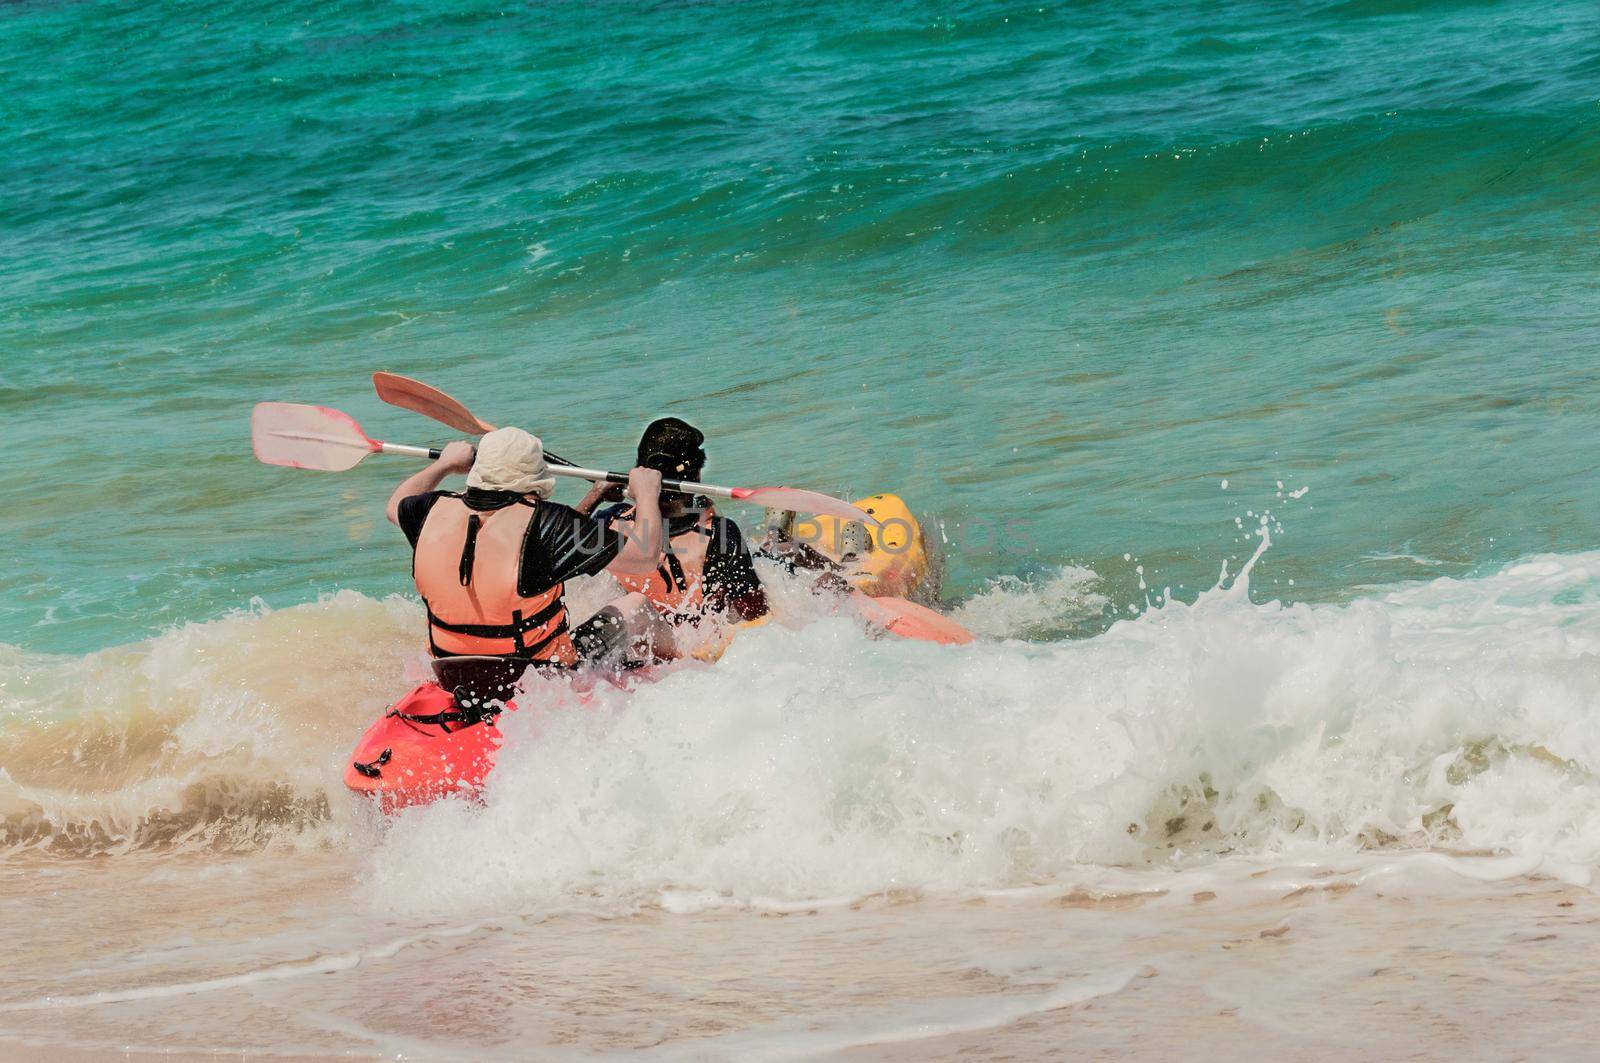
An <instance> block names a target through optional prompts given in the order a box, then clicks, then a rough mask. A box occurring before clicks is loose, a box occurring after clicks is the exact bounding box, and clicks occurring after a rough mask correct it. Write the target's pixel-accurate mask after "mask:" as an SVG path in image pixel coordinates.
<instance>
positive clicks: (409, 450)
mask: <svg viewBox="0 0 1600 1063" xmlns="http://www.w3.org/2000/svg"><path fill="white" fill-rule="evenodd" d="M373 444H374V448H375V449H376V450H377V451H378V453H380V454H400V455H402V456H404V457H408V458H423V459H425V460H429V461H438V460H439V455H440V453H441V451H440V450H439V448H438V447H414V446H410V445H409V444H406V443H379V442H377V441H376V440H374V441H373ZM548 456H549V455H547V457H548ZM548 467H549V469H550V475H551V476H570V477H572V478H574V479H577V480H594V481H597V482H599V483H608V484H623V485H624V486H626V485H627V483H628V474H627V473H623V472H608V471H606V470H605V469H585V468H583V467H582V466H580V465H570V464H562V465H549V466H548ZM661 489H662V490H663V491H677V492H679V493H681V494H686V495H712V496H714V497H716V498H733V497H734V494H733V488H731V487H717V486H715V485H714V484H697V483H694V482H692V481H688V480H662V481H661Z"/></svg>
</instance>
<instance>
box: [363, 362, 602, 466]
mask: <svg viewBox="0 0 1600 1063" xmlns="http://www.w3.org/2000/svg"><path fill="white" fill-rule="evenodd" d="M372 388H373V390H374V391H376V392H377V393H378V398H380V399H382V400H383V401H384V402H387V403H388V404H389V405H390V406H398V407H400V408H401V409H402V410H410V411H411V412H412V413H420V414H422V416H424V417H431V418H432V419H433V420H435V421H438V422H439V423H440V424H446V425H449V426H450V427H451V428H454V429H455V430H456V431H458V432H465V433H467V435H469V436H481V435H487V434H488V433H490V432H493V431H494V427H495V426H494V425H492V424H490V423H489V422H488V421H485V420H483V419H482V418H480V417H476V416H474V415H473V413H472V411H471V410H469V409H467V408H466V407H465V406H464V405H462V404H461V401H460V400H459V399H457V398H455V397H454V396H452V395H447V394H445V393H444V392H442V391H440V390H439V389H438V388H436V387H432V386H430V385H428V384H424V383H423V382H422V381H420V380H413V379H411V378H410V377H408V376H401V375H400V374H399V373H385V372H382V371H379V372H376V373H373V374H372ZM544 460H545V461H548V462H549V463H550V464H552V465H572V464H575V463H574V462H570V461H568V460H567V459H566V458H563V457H562V456H561V455H559V454H552V453H551V452H550V451H548V450H547V451H545V452H544Z"/></svg>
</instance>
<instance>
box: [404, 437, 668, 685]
mask: <svg viewBox="0 0 1600 1063" xmlns="http://www.w3.org/2000/svg"><path fill="white" fill-rule="evenodd" d="M462 472H465V473H467V489H466V491H464V492H462V493H459V494H457V493H455V492H450V491H440V490H437V488H438V486H439V484H440V482H441V481H443V480H444V478H445V477H446V476H449V475H450V474H452V473H462ZM554 489H555V479H554V478H553V477H552V476H551V475H550V470H549V466H548V465H547V464H546V463H545V457H544V445H543V444H542V443H541V442H540V441H539V439H538V437H537V436H533V435H529V434H528V433H527V432H524V431H523V430H522V429H520V428H498V429H496V430H494V431H493V432H490V433H489V434H487V435H485V436H484V437H483V439H482V440H481V441H479V443H478V446H477V449H476V451H474V449H473V447H472V446H471V444H468V443H461V442H456V443H451V444H449V445H448V446H446V447H445V448H444V450H443V452H442V453H441V454H440V455H439V459H438V460H437V461H435V462H434V463H433V464H432V465H430V466H428V468H426V469H424V470H422V471H421V472H419V473H417V474H416V475H414V476H412V477H410V478H408V479H407V480H406V481H405V482H404V483H402V484H401V485H400V486H399V487H398V488H396V489H395V492H394V494H393V496H391V497H390V499H389V506H388V517H389V520H390V521H391V522H393V523H394V524H395V525H397V526H398V527H399V528H400V530H401V531H402V532H404V533H405V536H406V538H407V539H408V540H409V541H410V543H411V546H412V550H413V556H412V575H413V577H414V578H415V580H416V584H417V593H418V594H420V595H421V596H422V601H423V605H424V606H425V607H426V608H427V611H428V644H429V648H430V649H431V650H432V652H433V655H434V656H435V657H436V658H456V657H471V658H478V659H482V658H498V659H500V660H502V661H504V662H507V664H509V665H514V666H516V671H517V673H518V674H519V675H520V672H521V667H522V666H523V665H525V664H528V665H538V666H540V667H545V668H572V667H575V666H576V665H578V664H580V663H584V662H595V663H606V664H610V665H618V666H620V664H621V663H622V662H623V660H624V659H625V658H627V657H628V656H629V655H630V654H634V655H640V654H643V655H645V659H647V660H648V659H650V658H652V657H656V658H665V657H671V656H673V655H674V654H675V652H676V648H675V646H674V645H673V641H672V633H671V629H670V627H668V626H667V625H666V624H665V623H663V622H662V621H661V619H660V618H659V617H658V616H657V615H656V613H655V611H654V610H653V609H651V608H650V606H649V604H648V602H647V601H646V600H645V599H644V597H643V596H642V595H638V594H630V595H625V596H623V597H622V598H619V599H618V600H616V601H614V602H612V603H610V604H609V605H607V606H606V607H605V608H604V609H602V610H600V612H599V613H597V614H595V616H594V617H592V618H590V619H589V620H587V621H585V622H584V623H582V624H579V625H577V626H576V627H573V626H572V625H571V624H570V623H569V621H568V616H567V607H566V600H565V584H566V581H567V580H569V579H572V578H573V577H575V576H582V575H593V574H595V573H598V572H600V571H601V570H603V569H604V568H605V567H606V566H607V565H609V564H611V563H612V562H613V561H615V560H617V559H619V558H622V559H624V561H625V562H627V563H630V564H636V565H653V564H656V563H658V562H659V560H660V557H661V550H662V537H661V534H660V527H661V516H660V501H659V499H660V493H661V474H660V473H659V472H656V471H655V470H653V469H646V468H636V469H634V470H633V471H632V472H631V473H629V475H628V490H629V493H630V494H632V496H633V499H634V503H635V505H636V506H637V507H638V508H639V511H640V512H641V513H643V514H645V515H646V521H647V523H646V527H644V528H643V529H642V530H641V531H640V532H638V533H636V534H633V535H629V536H623V535H620V534H618V533H617V532H615V531H613V530H612V529H611V528H609V527H608V526H607V525H606V524H605V523H603V522H601V521H597V520H595V519H594V518H592V517H588V516H584V515H582V514H579V513H578V512H577V511H575V510H573V509H572V508H570V507H568V506H564V505H562V504H561V503H559V502H553V501H551V500H550V494H551V492H552V491H553V490H554ZM652 518H653V519H652Z"/></svg>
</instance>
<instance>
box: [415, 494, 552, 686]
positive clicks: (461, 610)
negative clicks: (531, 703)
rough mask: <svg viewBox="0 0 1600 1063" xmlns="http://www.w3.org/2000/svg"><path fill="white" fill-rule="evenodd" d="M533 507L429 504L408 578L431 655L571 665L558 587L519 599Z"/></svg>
mask: <svg viewBox="0 0 1600 1063" xmlns="http://www.w3.org/2000/svg"><path fill="white" fill-rule="evenodd" d="M536 504H537V503H534V502H531V501H528V500H526V499H519V500H518V501H516V502H513V503H511V504H510V505H507V506H503V507H501V508H500V509H491V510H474V509H471V508H469V507H468V506H467V504H466V502H464V501H462V499H461V496H460V495H454V494H446V495H444V496H443V497H441V498H440V499H439V500H438V501H437V502H435V503H434V504H433V508H432V509H431V510H429V511H428V517H427V519H426V520H424V521H423V522H422V533H421V534H420V535H418V536H417V549H416V552H415V553H413V554H412V558H411V575H412V578H413V579H415V580H416V582H417V593H418V594H420V595H422V603H423V605H425V606H427V609H428V643H429V645H430V646H431V647H432V649H433V654H434V656H435V657H451V656H458V655H468V654H474V655H482V656H486V657H518V658H522V659H524V660H529V661H541V662H546V663H550V664H560V665H571V664H576V663H577V660H578V655H577V652H576V651H575V650H574V649H573V646H572V638H571V636H569V635H568V634H567V607H566V603H565V601H563V599H562V594H563V592H564V591H565V589H566V588H565V584H561V583H558V584H556V585H555V586H554V587H546V588H544V589H543V590H540V591H537V592H536V593H533V594H526V593H524V592H523V589H522V588H521V587H519V586H518V583H519V581H520V578H521V574H522V548H523V543H524V542H525V541H526V540H527V534H528V524H529V522H530V521H532V520H533V514H534V507H535V505H536Z"/></svg>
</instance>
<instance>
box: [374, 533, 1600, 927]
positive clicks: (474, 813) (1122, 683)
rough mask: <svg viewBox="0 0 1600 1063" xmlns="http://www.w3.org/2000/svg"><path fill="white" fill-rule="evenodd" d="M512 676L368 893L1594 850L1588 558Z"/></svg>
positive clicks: (423, 900) (669, 892) (397, 896)
mask: <svg viewBox="0 0 1600 1063" xmlns="http://www.w3.org/2000/svg"><path fill="white" fill-rule="evenodd" d="M1064 589H1065V590H1067V591H1069V592H1070V593H1072V594H1077V593H1079V592H1081V590H1082V588H1081V586H1080V585H1079V584H1078V583H1076V582H1069V583H1068V584H1067V585H1066V587H1065V588H1064ZM1062 591H1063V588H1062V587H1061V586H1060V583H1059V581H1057V585H1056V590H1055V591H1054V593H1062ZM1036 593H1038V592H1036ZM1042 593H1051V592H1050V591H1047V590H1046V591H1042ZM1030 608H1038V609H1040V610H1042V611H1045V612H1048V608H1047V605H1046V604H1045V603H1037V604H1036V605H1035V606H1031V607H1030ZM536 693H537V695H538V696H539V698H540V700H541V704H540V705H539V706H538V707H536V708H534V709H532V710H524V711H523V712H520V713H518V714H517V715H516V716H514V717H512V718H511V719H509V720H508V721H507V723H506V729H507V731H508V733H509V735H510V740H509V742H508V745H507V748H506V749H505V751H504V754H503V757H502V761H501V765H500V767H499V768H498V769H497V771H496V773H495V775H494V777H493V779H492V785H491V786H490V789H489V792H488V795H487V802H486V804H485V806H484V807H482V808H476V807H472V806H469V805H466V804H462V803H450V804H445V805H440V806H436V807H432V808H425V809H418V810H414V811H411V812H408V813H406V814H404V815H402V816H401V817H399V819H398V820H397V821H396V823H395V824H394V826H393V827H392V829H391V830H390V831H389V832H388V835H387V837H386V838H385V839H384V841H383V843H382V846H381V848H380V850H379V851H378V852H377V853H376V854H375V855H374V862H373V878H372V891H373V895H374V897H376V898H378V899H379V901H380V903H381V904H384V905H389V906H394V907H396V908H398V909H407V908H409V907H412V906H418V907H420V906H426V905H429V904H433V903H435V902H436V900H437V898H438V897H440V896H444V895H448V896H450V897H452V898H453V899H454V900H455V901H456V902H457V903H460V904H464V905H467V906H469V907H470V906H475V905H482V906H486V907H490V908H496V907H501V906H512V907H522V908H534V909H538V908H542V907H545V906H552V905H557V904H570V903H573V902H575V901H576V902H578V903H583V904H587V905H592V906H594V907H596V908H598V909H601V910H612V911H614V910H625V909H628V908H630V907H632V906H636V905H641V904H658V903H663V902H664V901H666V902H667V903H669V904H671V905H672V906H673V907H675V908H678V907H683V906H685V905H687V906H689V907H691V908H692V907H696V906H709V905H714V904H734V905H746V904H748V905H783V904H790V905H792V904H795V903H803V902H806V901H809V900H813V899H828V898H833V899H841V898H851V897H860V896H864V895H870V894H878V893H885V892H894V891H903V890H912V891H925V892H926V891H934V892H943V891H954V892H958V893H959V892H964V891H972V890H994V889H1007V888H1018V887H1025V886H1029V885H1034V884H1040V883H1063V882H1072V881H1076V880H1078V879H1080V878H1082V877H1083V876H1084V875H1086V874H1088V873H1090V872H1093V871H1095V870H1096V869H1103V868H1108V867H1117V868H1131V869H1143V870H1146V871H1149V872H1154V873H1158V874H1161V873H1172V872H1178V871H1185V870H1188V869H1193V868H1197V867H1204V866H1207V865H1209V864H1212V863H1214V862H1216V861H1217V860H1219V859H1220V858H1222V857H1224V856H1231V857H1234V858H1247V859H1250V860H1255V861H1266V862H1268V863H1271V862H1272V861H1274V860H1285V861H1287V860H1304V859H1308V858H1337V857H1354V856H1356V855H1359V854H1362V853H1371V852H1374V851H1387V850H1396V851H1400V850H1411V849H1431V850H1437V851H1442V852H1446V853H1449V852H1463V853H1473V852H1487V853H1497V854H1505V855H1509V856H1515V857H1518V858H1520V859H1521V860H1522V864H1519V865H1518V866H1525V867H1526V868H1528V869H1535V870H1536V869H1543V870H1545V871H1547V872H1552V873H1560V874H1561V875H1562V877H1564V878H1567V879H1568V880H1569V881H1581V880H1584V879H1585V878H1586V876H1587V869H1590V868H1593V867H1595V866H1596V865H1597V864H1600V781H1597V779H1596V778H1595V775H1594V772H1595V770H1596V768H1597V766H1600V724H1597V723H1596V722H1595V720H1594V719H1593V717H1592V714H1591V712H1590V711H1589V706H1590V704H1591V702H1592V701H1593V700H1594V699H1595V697H1596V696H1597V695H1600V554H1584V555H1573V556H1562V557H1543V558H1535V559H1531V560H1529V561H1527V562H1524V563H1521V564H1518V565H1513V566H1511V567H1509V568H1507V569H1506V570H1505V571H1503V572H1501V573H1499V574H1497V575H1495V576H1492V577H1488V578H1485V579H1479V580H1468V581H1456V580H1438V581H1435V582H1432V583H1428V584H1421V585H1414V586H1408V587H1405V588H1401V589H1398V590H1394V591H1391V592H1387V593H1382V594H1378V595H1375V596H1372V597H1368V598H1363V599H1360V600H1358V601H1356V602H1354V603H1351V604H1347V605H1338V606H1313V605H1305V604H1298V605H1291V606H1284V605H1280V604H1278V603H1275V602H1268V603H1258V604H1252V603H1251V602H1250V601H1249V599H1248V596H1247V594H1246V593H1245V588H1244V587H1243V586H1242V585H1236V586H1230V587H1228V588H1227V589H1219V590H1215V591H1211V592H1207V593H1206V594H1204V595H1202V596H1201V597H1200V599H1199V600H1198V601H1197V602H1193V603H1183V602H1171V603H1166V604H1163V605H1160V606H1159V607H1157V608H1154V609H1152V610H1151V611H1150V612H1148V613H1146V614H1145V615H1142V616H1140V617H1139V618H1137V619H1135V620H1130V621H1123V622H1119V623H1117V624H1115V625H1114V626H1112V627H1111V628H1110V629H1109V630H1108V631H1106V632H1105V633H1104V634H1101V635H1099V636H1096V637H1094V638H1089V639H1083V640H1077V641H1061V642H1052V643H1025V642H1018V641H1000V642H995V641H985V642H981V643H979V644H977V645H975V646H970V647H962V648H955V649H947V648H940V647H934V646H927V645H922V644H916V643H909V642H902V641H898V640H879V639H871V638H868V637H867V636H866V635H865V634H864V633H863V632H862V630H861V629H859V628H858V627H856V626H855V625H854V624H852V623H850V622H849V621H846V620H842V619H832V620H821V621H817V622H814V623H811V624H808V625H806V626H805V627H802V628H799V629H786V628H783V627H778V626H769V627H767V628H763V629H760V630H758V631H755V632H751V633H749V634H748V635H745V636H743V637H741V639H740V640H739V642H738V643H736V644H735V646H734V648H733V649H732V651H731V652H730V653H729V654H728V655H727V657H725V658H724V659H723V661H722V662H721V663H720V664H719V665H717V666H716V667H715V668H704V669H688V670H684V671H681V672H679V673H677V674H674V675H671V676H669V677H667V678H666V679H664V680H663V681H661V682H658V683H655V684H653V685H645V686H640V687H638V688H637V689H635V690H633V691H631V692H628V693H623V692H619V691H603V692H601V693H599V694H596V695H595V696H594V697H593V698H592V700H590V701H589V702H588V703H586V704H579V703H577V701H576V700H575V699H574V698H573V697H572V696H571V695H568V694H565V693H562V692H560V691H558V690H555V689H553V688H552V689H545V688H541V689H540V690H539V691H537V692H536Z"/></svg>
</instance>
